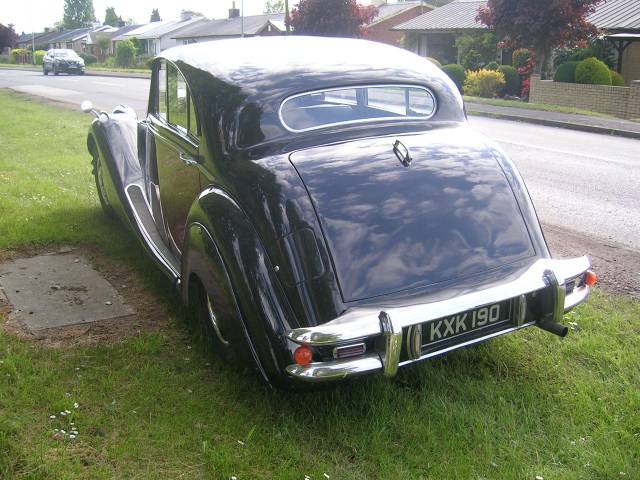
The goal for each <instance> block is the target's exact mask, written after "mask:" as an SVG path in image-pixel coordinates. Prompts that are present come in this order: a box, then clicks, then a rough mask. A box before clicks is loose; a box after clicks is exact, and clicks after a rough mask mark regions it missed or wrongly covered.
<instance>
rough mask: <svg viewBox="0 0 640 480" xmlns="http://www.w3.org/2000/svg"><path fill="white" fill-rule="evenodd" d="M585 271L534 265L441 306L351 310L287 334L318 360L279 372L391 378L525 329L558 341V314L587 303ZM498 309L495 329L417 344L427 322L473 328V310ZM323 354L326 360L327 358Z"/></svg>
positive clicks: (579, 262) (563, 330)
mask: <svg viewBox="0 0 640 480" xmlns="http://www.w3.org/2000/svg"><path fill="white" fill-rule="evenodd" d="M590 267H591V265H590V262H589V260H588V258H587V257H580V258H573V259H563V260H554V259H539V260H537V261H536V262H535V263H533V264H532V265H531V266H530V267H529V268H527V269H526V270H524V272H523V273H521V274H520V275H519V276H517V277H515V278H510V279H509V280H507V281H505V282H502V283H498V284H495V285H492V286H490V287H488V288H484V289H478V290H472V289H468V290H467V291H465V292H464V293H462V294H460V295H456V296H454V297H453V298H449V299H446V300H440V301H434V302H429V303H421V304H414V305H409V306H402V307H390V308H369V307H367V308H354V309H350V310H347V311H346V312H345V313H344V314H343V315H341V316H339V317H337V318H335V319H334V320H331V321H329V322H327V323H324V324H322V325H318V326H315V327H309V328H296V329H293V330H289V331H288V332H287V334H286V335H287V338H288V339H289V340H291V341H292V342H294V344H296V345H298V346H300V347H305V349H307V350H308V351H311V352H315V353H314V358H317V357H321V358H322V360H320V361H311V362H310V363H305V364H298V363H294V364H292V365H289V366H288V367H287V368H286V372H287V374H288V375H289V376H291V377H293V378H294V379H297V380H300V381H303V382H323V381H335V380H340V379H343V378H346V377H352V376H356V375H362V374H367V373H373V372H383V373H384V374H385V375H386V376H394V375H395V374H396V372H397V370H398V367H401V366H404V365H407V364H409V363H414V362H418V361H421V360H425V359H427V358H431V357H434V356H436V355H441V354H443V353H446V352H449V351H451V350H455V349H458V348H462V347H466V346H468V345H473V344H475V343H480V342H483V341H486V340H488V339H490V338H493V337H497V336H499V335H504V334H505V333H509V332H513V331H515V330H519V329H521V328H524V327H528V326H531V325H536V326H538V327H540V328H542V329H544V330H547V331H549V332H551V333H554V334H556V335H559V336H561V337H564V336H565V335H566V334H567V330H568V329H567V327H566V326H564V325H562V320H563V316H564V313H565V312H567V311H569V310H570V309H571V308H573V307H575V306H576V305H578V304H579V303H581V302H583V301H584V300H586V298H587V296H588V295H589V290H590V286H589V284H590V283H592V282H590V281H589V279H587V276H588V275H591V272H590V270H589V269H590ZM501 302H502V304H503V305H509V310H508V311H509V314H508V318H506V319H504V320H502V321H500V322H496V324H495V325H488V326H487V327H486V328H484V327H483V328H479V329H475V330H473V331H469V332H465V333H463V334H462V335H453V336H452V337H451V338H448V339H446V341H444V340H443V341H437V342H431V343H429V342H425V336H426V337H427V340H428V334H426V332H427V331H428V330H429V327H431V331H432V332H433V331H434V326H433V325H434V324H435V322H439V323H442V321H443V319H445V321H447V320H446V319H447V318H450V319H451V322H450V323H451V324H453V322H454V320H453V318H456V317H457V318H458V320H459V319H460V314H463V313H465V312H472V311H473V312H474V321H475V310H474V309H478V308H481V307H483V306H487V305H499V304H500V303H501ZM439 333H440V331H439V330H438V334H439ZM431 337H433V333H431ZM432 339H433V338H432ZM322 352H325V354H324V355H322ZM326 352H333V355H332V357H330V356H328V355H327V354H326ZM345 357H346V358H345Z"/></svg>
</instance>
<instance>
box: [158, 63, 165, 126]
mask: <svg viewBox="0 0 640 480" xmlns="http://www.w3.org/2000/svg"><path fill="white" fill-rule="evenodd" d="M158 116H159V117H160V118H163V119H165V120H166V119H167V64H166V63H165V61H164V60H162V63H160V70H158Z"/></svg>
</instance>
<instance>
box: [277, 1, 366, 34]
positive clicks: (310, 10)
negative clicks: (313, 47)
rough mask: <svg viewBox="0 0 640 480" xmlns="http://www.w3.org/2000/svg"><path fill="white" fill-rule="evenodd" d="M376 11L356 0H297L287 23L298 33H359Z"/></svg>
mask: <svg viewBox="0 0 640 480" xmlns="http://www.w3.org/2000/svg"><path fill="white" fill-rule="evenodd" d="M377 14H378V9H377V8H376V7H374V6H372V5H369V6H362V5H358V2H357V1H356V0H300V2H299V3H298V6H297V7H296V8H294V9H293V11H292V12H291V17H290V19H289V22H288V23H289V25H291V26H292V27H293V28H294V30H295V33H296V34H298V35H318V36H327V37H362V36H363V35H365V34H366V25H367V24H369V23H371V21H372V20H373V19H374V18H375V16H376V15H377Z"/></svg>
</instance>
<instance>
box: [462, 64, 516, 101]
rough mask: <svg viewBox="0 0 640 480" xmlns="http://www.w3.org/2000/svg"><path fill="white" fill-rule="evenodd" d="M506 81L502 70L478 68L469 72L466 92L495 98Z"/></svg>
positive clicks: (465, 83) (465, 82)
mask: <svg viewBox="0 0 640 480" xmlns="http://www.w3.org/2000/svg"><path fill="white" fill-rule="evenodd" d="M505 84H506V82H505V80H504V75H503V74H502V72H495V71H493V70H478V71H475V72H473V71H469V72H467V79H466V80H465V81H464V93H465V94H466V95H471V96H474V97H484V98H494V97H495V96H496V95H497V94H498V92H501V91H502V89H503V88H504V86H505Z"/></svg>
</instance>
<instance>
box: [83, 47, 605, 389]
mask: <svg viewBox="0 0 640 480" xmlns="http://www.w3.org/2000/svg"><path fill="white" fill-rule="evenodd" d="M84 110H86V111H89V110H91V106H90V105H85V106H84ZM94 113H95V114H96V116H97V118H96V119H95V120H94V121H93V124H92V126H91V129H90V132H89V136H88V148H89V152H90V153H91V155H92V157H93V165H94V167H95V169H94V173H95V177H96V183H97V188H98V192H99V196H100V200H101V202H102V205H103V207H104V209H105V210H106V211H107V212H109V213H113V214H116V215H117V216H118V217H120V218H121V219H122V221H123V222H124V223H125V224H126V225H128V226H129V227H131V229H132V230H133V231H134V233H135V234H136V235H137V236H138V238H139V239H140V241H141V243H142V245H143V246H144V248H145V249H146V251H147V253H148V254H149V255H150V256H151V257H152V258H153V259H154V260H155V261H156V262H157V264H158V266H159V267H160V269H161V270H162V271H163V272H164V273H165V274H166V275H167V276H168V277H169V278H170V279H171V280H172V281H173V282H174V283H175V285H176V288H178V289H179V290H180V292H181V294H182V296H183V298H184V301H185V302H187V303H188V305H189V306H190V307H191V308H192V309H193V311H194V312H197V315H198V316H199V317H200V318H201V319H202V321H203V322H205V324H206V325H207V326H208V328H209V330H210V333H211V339H212V341H213V342H215V344H216V348H217V349H218V350H219V352H220V353H221V354H222V355H223V356H224V357H228V358H229V359H230V361H232V362H236V363H249V364H251V365H254V366H255V367H256V369H257V370H258V371H259V372H260V374H261V375H262V376H264V378H265V379H266V380H267V381H268V382H271V383H274V384H279V385H282V384H294V385H295V384H301V383H304V382H320V381H325V380H329V381H330V380H337V379H343V378H346V377H351V376H355V375H359V374H366V373H373V372H384V374H386V375H389V376H392V375H394V374H395V373H396V371H397V369H398V367H400V366H404V365H407V364H410V363H414V362H417V361H420V360H425V359H428V358H431V357H433V356H436V355H440V354H442V353H446V352H449V351H451V350H454V349H457V348H460V347H464V346H469V345H473V344H476V343H479V342H483V341H485V340H488V339H490V338H493V337H496V336H498V335H502V334H505V333H509V332H513V331H515V330H518V329H520V328H524V327H527V326H530V325H536V326H538V327H541V328H543V329H545V330H548V331H550V332H552V333H555V334H557V335H560V336H564V335H565V334H566V333H567V328H566V327H565V326H563V325H562V321H563V314H564V312H566V311H567V310H569V309H571V308H572V307H574V306H575V305H577V304H578V303H580V302H582V301H583V300H585V299H586V298H587V295H588V293H589V287H590V286H591V285H592V284H593V283H594V282H595V275H594V274H593V272H591V271H590V264H589V261H588V260H587V258H586V257H582V258H575V259H566V260H558V259H552V258H551V255H550V253H549V249H548V247H547V244H546V242H545V239H544V236H543V234H542V231H541V229H540V225H539V223H538V220H537V218H536V213H535V210H534V207H533V205H532V203H531V200H530V198H529V195H528V193H527V190H526V187H525V185H524V183H523V181H522V179H521V177H520V175H519V174H518V171H517V170H516V168H515V167H514V165H513V164H512V163H511V161H510V160H509V159H508V158H507V157H506V156H505V154H504V153H503V152H502V151H501V150H500V149H499V148H498V147H496V146H495V145H494V144H493V143H492V142H490V141H489V140H487V139H486V138H484V137H483V136H481V135H479V134H477V133H476V132H474V131H473V130H472V129H471V128H470V127H469V125H468V123H467V120H466V117H465V113H464V109H463V104H462V99H461V97H460V94H459V93H458V90H457V89H456V87H455V85H454V84H453V83H452V82H451V81H450V80H449V79H448V77H447V76H446V75H444V74H443V73H442V72H441V71H440V70H439V69H438V68H436V67H435V66H434V65H432V64H431V63H430V62H428V61H427V60H425V59H423V58H420V57H418V56H416V55H414V54H412V53H409V52H407V51H404V50H401V49H398V48H394V47H390V46H386V45H383V44H379V43H372V42H368V41H362V40H347V39H327V38H305V37H288V38H275V37H272V38H255V39H237V40H220V41H215V42H209V43H202V44H194V45H188V46H181V47H176V48H172V49H170V50H167V51H165V52H164V53H163V54H162V55H161V56H160V57H158V58H157V59H156V60H155V61H154V63H153V75H152V80H151V92H150V95H149V106H148V114H147V117H146V118H145V119H144V120H142V121H138V120H137V119H136V118H135V113H133V111H132V110H131V109H129V108H127V107H122V106H120V107H116V109H115V110H114V111H113V112H112V113H109V114H107V113H104V112H96V111H94Z"/></svg>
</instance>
